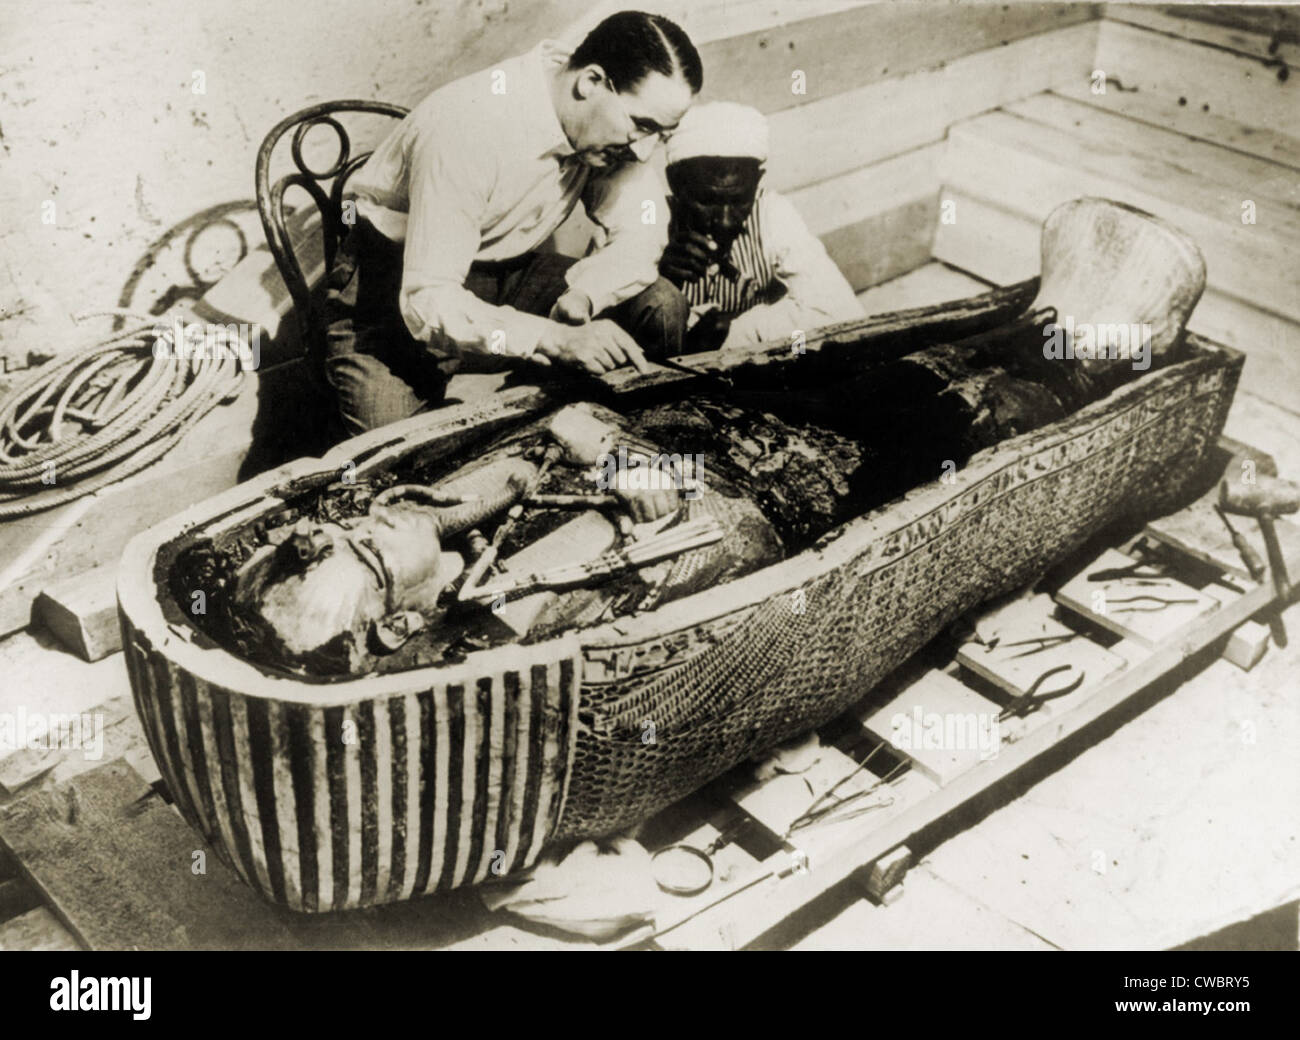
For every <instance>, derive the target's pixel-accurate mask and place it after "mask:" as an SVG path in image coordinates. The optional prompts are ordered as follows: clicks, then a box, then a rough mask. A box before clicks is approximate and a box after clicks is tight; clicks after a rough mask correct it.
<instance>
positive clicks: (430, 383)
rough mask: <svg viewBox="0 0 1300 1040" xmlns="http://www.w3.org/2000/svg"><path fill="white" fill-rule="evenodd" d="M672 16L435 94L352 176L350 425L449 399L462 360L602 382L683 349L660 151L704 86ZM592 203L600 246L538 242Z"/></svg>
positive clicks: (337, 364)
mask: <svg viewBox="0 0 1300 1040" xmlns="http://www.w3.org/2000/svg"><path fill="white" fill-rule="evenodd" d="M701 80H702V71H701V67H700V58H699V54H698V53H697V52H696V50H695V47H694V46H693V45H692V43H691V41H690V39H689V38H688V37H687V36H686V34H685V33H684V32H683V31H682V30H681V29H680V28H679V27H678V26H677V25H675V24H674V23H672V22H670V21H669V20H668V19H666V18H663V17H660V16H657V15H648V14H643V13H640V12H634V11H624V12H620V13H619V14H616V15H612V16H611V17H609V18H607V19H605V20H604V21H603V22H601V23H600V24H599V25H598V26H596V28H595V29H593V30H592V31H591V33H589V34H588V35H587V37H586V38H585V39H584V40H583V42H582V43H581V44H579V45H578V47H577V48H576V49H575V50H574V51H573V52H572V54H569V53H567V52H566V51H565V50H564V49H563V48H562V47H561V46H560V45H558V44H555V43H552V42H549V41H547V42H543V43H542V44H541V45H539V46H538V47H537V48H535V49H534V50H532V51H530V52H528V53H527V54H524V55H521V56H519V57H517V58H513V59H511V60H509V61H506V62H503V63H502V64H501V65H499V66H498V67H496V68H494V69H487V70H484V71H483V72H480V73H476V74H474V75H471V76H466V77H465V78H463V79H460V80H456V81H455V82H453V83H450V84H447V85H446V86H444V87H441V88H440V89H438V90H436V91H434V93H433V94H431V95H430V96H429V97H427V98H425V100H424V101H422V102H421V103H420V104H419V105H418V106H417V107H416V108H415V109H414V110H413V111H412V112H411V113H410V114H409V115H408V116H407V117H406V119H404V120H403V121H402V123H401V125H400V126H399V127H398V128H397V129H396V130H395V131H394V132H393V134H392V135H390V136H389V137H388V138H387V139H386V140H385V141H384V142H383V143H382V144H381V145H380V146H379V147H378V148H377V149H376V150H375V153H374V155H373V156H371V158H370V159H369V160H368V161H367V162H366V164H365V166H364V167H362V169H361V170H359V171H358V173H357V174H356V176H355V177H354V178H353V179H352V180H351V182H350V183H349V191H350V193H352V194H355V196H356V197H357V215H358V220H357V224H356V226H355V227H354V228H352V229H351V231H350V233H349V234H348V237H347V238H346V240H345V241H344V243H343V244H342V246H341V247H340V249H339V255H338V257H337V258H336V261H335V263H334V265H333V267H332V268H331V271H330V275H329V284H328V296H327V317H328V319H329V337H328V350H327V357H326V358H325V359H324V367H325V375H326V378H327V379H328V381H329V383H330V384H331V386H332V387H333V388H334V392H335V396H336V399H337V401H338V404H339V412H340V418H341V419H342V421H343V425H344V427H345V428H346V429H347V431H348V432H350V433H356V432H360V431H362V430H367V429H373V428H374V427H376V426H380V425H384V424H386V423H389V422H393V421H396V420H398V419H402V418H405V417H407V416H408V415H411V414H414V413H415V412H417V411H420V410H422V409H423V408H425V407H428V406H430V405H434V404H437V403H438V402H440V401H441V400H442V398H443V394H444V391H445V388H446V382H447V379H448V377H449V376H450V374H451V373H452V372H453V371H455V370H456V369H457V368H458V367H459V366H460V364H461V362H462V361H471V362H472V364H473V365H474V366H478V367H482V366H484V364H485V363H486V365H487V367H499V366H500V365H502V364H512V363H517V362H520V361H532V362H536V363H539V364H543V365H549V364H552V363H558V364H561V365H567V366H571V367H573V368H575V369H580V370H583V371H586V372H588V373H591V374H600V373H602V372H606V371H609V370H611V369H613V368H617V367H618V366H620V365H624V364H629V363H630V364H633V365H635V366H637V367H638V368H644V366H645V359H644V355H643V348H644V349H648V350H651V351H652V352H654V353H661V352H664V353H666V352H671V353H676V352H678V349H679V347H678V345H679V344H680V337H681V334H682V329H683V328H684V326H685V320H686V313H685V304H684V302H683V301H682V299H681V297H680V294H678V293H677V291H676V290H675V289H673V288H672V286H670V285H668V284H667V282H665V281H664V280H663V279H660V278H659V276H658V271H657V263H658V260H659V257H660V254H661V253H662V251H663V247H664V243H665V241H666V240H667V232H666V227H665V225H666V223H667V221H666V219H665V215H666V212H667V209H666V203H665V201H664V198H663V194H662V188H661V187H660V185H659V181H658V179H657V178H656V176H655V174H654V171H653V170H652V169H651V167H650V166H649V165H647V164H646V162H645V160H646V159H648V158H649V156H650V155H651V154H652V152H653V151H654V148H655V145H656V144H657V142H658V141H659V140H660V138H661V137H662V136H663V135H665V134H667V133H669V132H671V131H672V130H673V129H675V127H676V126H677V124H678V122H679V121H680V120H681V118H682V115H683V114H684V113H685V112H686V110H687V108H688V107H689V106H690V104H691V102H692V100H693V99H694V96H695V94H696V93H697V92H698V91H699V88H700V85H701ZM579 202H582V204H583V205H584V207H585V208H586V211H587V214H588V216H589V217H590V218H591V219H592V221H593V222H594V223H595V224H596V226H597V229H596V239H595V243H594V244H595V249H594V251H593V252H592V253H591V254H590V255H588V256H587V257H585V258H583V259H581V260H578V261H576V262H575V261H573V260H572V259H571V258H568V257H562V256H559V255H557V254H554V253H543V252H539V247H541V246H542V245H543V243H545V242H546V240H547V239H548V238H549V237H550V236H551V234H552V232H554V231H555V230H556V228H558V227H559V226H560V224H562V223H563V222H564V220H565V219H566V218H567V217H568V216H569V214H570V212H571V211H572V210H573V208H574V206H576V205H577V204H578V203H579Z"/></svg>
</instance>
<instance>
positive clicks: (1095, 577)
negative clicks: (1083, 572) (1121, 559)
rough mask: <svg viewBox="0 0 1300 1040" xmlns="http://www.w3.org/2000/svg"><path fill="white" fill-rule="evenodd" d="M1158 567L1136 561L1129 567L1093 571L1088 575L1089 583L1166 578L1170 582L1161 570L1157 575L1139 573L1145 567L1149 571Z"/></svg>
mask: <svg viewBox="0 0 1300 1040" xmlns="http://www.w3.org/2000/svg"><path fill="white" fill-rule="evenodd" d="M1158 566H1159V565H1158V564H1154V563H1144V562H1143V561H1141V560H1134V561H1133V562H1132V563H1130V564H1129V565H1128V566H1127V567H1107V568H1106V569H1105V570H1100V571H1093V572H1092V573H1091V574H1089V575H1088V580H1089V581H1120V580H1135V579H1141V578H1146V579H1148V580H1150V579H1156V578H1165V580H1168V578H1167V576H1166V575H1164V574H1162V573H1160V571H1159V570H1156V573H1154V574H1151V573H1147V574H1140V573H1138V572H1139V571H1141V570H1142V568H1144V567H1146V568H1148V570H1155V569H1156V568H1157V567H1158Z"/></svg>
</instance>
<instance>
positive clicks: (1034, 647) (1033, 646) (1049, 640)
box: [1000, 632, 1079, 661]
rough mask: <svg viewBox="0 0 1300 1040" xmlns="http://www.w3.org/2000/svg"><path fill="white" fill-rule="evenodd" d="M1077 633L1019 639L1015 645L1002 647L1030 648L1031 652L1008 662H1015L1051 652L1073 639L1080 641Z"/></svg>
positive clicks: (1013, 657)
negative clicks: (1021, 658)
mask: <svg viewBox="0 0 1300 1040" xmlns="http://www.w3.org/2000/svg"><path fill="white" fill-rule="evenodd" d="M1078 638H1079V633H1077V632H1062V633H1060V634H1058V635H1054V636H1035V637H1034V638H1032V639H1017V640H1016V641H1015V642H1013V643H1001V644H1000V646H1002V647H1008V646H1028V647H1030V649H1029V650H1022V651H1020V653H1018V654H1012V655H1011V656H1010V657H1009V658H1007V660H1009V661H1013V660H1015V659H1016V658H1017V657H1029V656H1030V655H1031V654H1038V653H1042V652H1043V651H1044V650H1051V649H1052V648H1053V647H1057V646H1060V645H1062V644H1063V643H1068V642H1070V640H1072V639H1078Z"/></svg>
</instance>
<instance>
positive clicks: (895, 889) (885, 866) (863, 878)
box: [854, 845, 912, 906]
mask: <svg viewBox="0 0 1300 1040" xmlns="http://www.w3.org/2000/svg"><path fill="white" fill-rule="evenodd" d="M911 866H912V850H911V849H909V848H908V847H907V846H906V845H900V846H898V848H896V849H894V850H892V851H890V852H887V853H885V855H883V856H881V857H880V858H879V859H878V860H876V861H875V862H874V863H872V864H870V865H869V866H867V867H865V868H863V870H861V871H859V872H858V873H857V874H855V875H854V877H856V878H857V879H858V882H859V884H861V885H862V889H863V891H864V892H865V893H866V896H867V898H868V899H870V900H871V901H872V902H873V903H875V904H876V905H877V906H890V905H891V904H893V903H896V902H898V900H899V899H901V898H902V897H903V880H904V878H906V877H907V872H908V870H909V869H910V868H911Z"/></svg>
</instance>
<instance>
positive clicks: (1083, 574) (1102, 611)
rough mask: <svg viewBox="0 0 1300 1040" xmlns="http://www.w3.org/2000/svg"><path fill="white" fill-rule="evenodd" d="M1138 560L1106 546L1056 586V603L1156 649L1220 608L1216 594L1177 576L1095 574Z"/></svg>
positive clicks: (1128, 565) (1127, 565)
mask: <svg viewBox="0 0 1300 1040" xmlns="http://www.w3.org/2000/svg"><path fill="white" fill-rule="evenodd" d="M1136 563H1138V561H1137V560H1134V559H1133V558H1132V557H1129V556H1125V555H1124V554H1123V553H1121V552H1119V551H1117V550H1115V549H1107V550H1106V551H1105V552H1104V553H1102V554H1101V555H1100V556H1098V557H1097V558H1096V559H1095V560H1093V561H1092V562H1091V563H1089V564H1088V566H1086V567H1085V568H1083V570H1081V571H1080V572H1079V573H1078V574H1076V575H1075V576H1074V577H1073V578H1071V579H1070V580H1069V581H1067V582H1066V583H1065V584H1064V585H1062V586H1061V588H1059V589H1058V590H1057V591H1056V597H1055V598H1056V602H1057V603H1060V604H1061V605H1062V606H1064V607H1067V608H1069V609H1070V610H1073V611H1074V612H1075V613H1076V614H1078V615H1079V616H1080V617H1084V618H1087V619H1088V620H1089V621H1092V622H1093V623H1094V624H1098V625H1101V626H1102V627H1103V628H1107V629H1109V630H1110V631H1112V632H1115V633H1116V634H1118V635H1119V636H1120V637H1121V638H1124V639H1132V640H1134V641H1135V642H1137V643H1140V644H1142V645H1143V646H1148V647H1151V648H1153V649H1154V648H1156V647H1159V646H1160V645H1161V644H1162V643H1163V642H1164V641H1165V640H1166V639H1168V638H1169V637H1170V635H1171V634H1173V633H1174V632H1178V631H1180V630H1182V629H1184V628H1186V627H1187V626H1188V625H1193V624H1196V623H1197V622H1198V621H1199V620H1201V619H1202V618H1203V617H1204V616H1205V615H1206V614H1208V613H1210V612H1211V611H1215V610H1218V609H1219V601H1218V600H1216V599H1215V598H1214V597H1213V596H1207V595H1205V593H1203V592H1198V591H1196V589H1194V588H1192V587H1191V586H1190V585H1185V584H1183V583H1182V582H1181V581H1178V580H1176V579H1174V578H1170V577H1160V578H1151V579H1147V578H1132V577H1123V578H1107V579H1099V578H1096V577H1094V575H1095V574H1096V573H1098V572H1100V571H1106V570H1119V569H1122V568H1126V567H1132V566H1134V565H1135V564H1136ZM1152 573H1154V572H1152Z"/></svg>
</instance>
